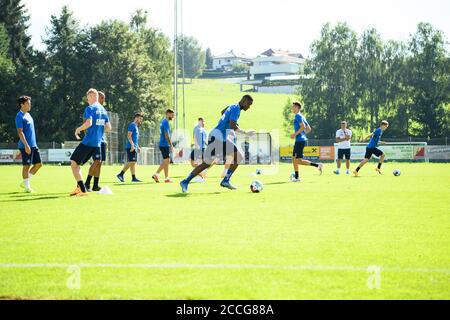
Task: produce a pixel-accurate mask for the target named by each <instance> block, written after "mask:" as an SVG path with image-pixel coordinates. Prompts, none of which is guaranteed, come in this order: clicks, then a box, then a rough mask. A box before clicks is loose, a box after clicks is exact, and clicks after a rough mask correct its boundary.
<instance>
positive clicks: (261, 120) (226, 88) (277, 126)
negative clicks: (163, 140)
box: [179, 79, 298, 144]
mask: <svg viewBox="0 0 450 320" xmlns="http://www.w3.org/2000/svg"><path fill="white" fill-rule="evenodd" d="M180 92H181V86H180ZM244 94H245V93H243V92H240V91H239V84H236V83H231V82H230V81H227V80H224V79H221V80H210V79H194V80H193V83H192V84H189V85H186V126H187V129H188V130H189V132H191V131H192V129H193V127H194V125H196V124H197V119H198V118H199V117H203V118H205V120H206V121H207V125H206V128H207V129H208V130H210V129H212V128H214V127H215V126H216V125H217V122H218V121H219V118H220V112H221V111H222V110H223V109H224V108H225V107H226V106H229V105H231V104H234V103H236V102H239V100H240V98H241V97H242V96H243V95H244ZM251 95H252V97H253V98H254V104H253V106H252V107H251V108H250V110H249V111H247V112H242V114H241V117H240V119H239V125H240V126H241V127H242V128H244V129H257V130H267V131H270V130H280V143H281V144H289V143H291V141H292V140H290V139H289V137H287V136H285V134H284V131H283V114H282V112H283V107H284V105H285V104H286V101H287V99H288V98H291V100H295V99H298V98H296V96H294V95H288V94H270V93H253V92H252V93H251ZM181 106H182V104H181V100H180V103H179V108H180V109H179V117H180V118H179V125H180V126H181V125H182V114H181Z"/></svg>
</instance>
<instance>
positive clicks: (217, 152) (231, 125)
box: [180, 95, 255, 193]
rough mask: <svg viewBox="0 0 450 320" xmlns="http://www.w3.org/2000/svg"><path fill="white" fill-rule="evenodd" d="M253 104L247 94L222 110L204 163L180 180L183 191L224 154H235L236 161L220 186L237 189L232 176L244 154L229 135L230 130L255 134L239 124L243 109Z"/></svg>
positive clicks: (211, 135)
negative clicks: (232, 182)
mask: <svg viewBox="0 0 450 320" xmlns="http://www.w3.org/2000/svg"><path fill="white" fill-rule="evenodd" d="M252 104H253V98H252V97H251V96H250V95H245V96H243V97H242V99H241V101H240V102H239V103H236V104H233V105H231V106H229V107H227V108H226V109H224V110H223V111H222V117H221V118H220V120H219V123H218V124H217V126H216V127H215V128H214V130H212V131H211V133H210V134H209V139H208V140H209V141H208V146H207V147H206V150H205V154H204V160H203V162H202V164H201V165H199V166H198V167H196V168H195V169H194V170H193V171H192V172H191V173H190V174H189V176H188V177H187V178H186V179H184V180H183V181H181V182H180V186H181V191H182V192H183V193H186V192H187V191H188V185H189V183H190V182H191V180H192V179H194V178H195V177H196V176H197V175H198V174H199V173H200V172H202V171H204V170H205V169H208V168H209V167H210V166H211V165H212V164H213V163H214V161H215V160H216V159H217V158H220V157H223V156H224V155H233V158H234V161H233V163H232V164H231V166H230V168H229V169H228V172H227V174H226V176H225V178H224V179H223V180H222V182H221V183H220V186H221V187H223V188H227V189H230V190H235V189H236V187H235V186H233V185H232V184H231V183H230V178H231V176H232V175H233V173H234V172H235V171H236V169H237V167H238V166H239V163H240V162H241V161H242V160H243V158H244V156H243V155H242V153H241V152H240V151H239V149H238V148H237V146H236V143H235V142H234V141H232V140H231V139H229V138H228V136H229V132H230V131H235V132H241V133H243V134H247V135H250V136H251V135H254V134H255V131H254V130H248V131H245V130H242V129H241V128H239V126H238V124H237V123H238V120H239V117H240V115H241V111H242V110H244V111H247V110H248V109H250V106H251V105H252Z"/></svg>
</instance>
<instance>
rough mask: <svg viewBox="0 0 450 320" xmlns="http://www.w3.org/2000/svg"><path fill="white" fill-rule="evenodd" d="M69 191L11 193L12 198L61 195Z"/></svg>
mask: <svg viewBox="0 0 450 320" xmlns="http://www.w3.org/2000/svg"><path fill="white" fill-rule="evenodd" d="M67 194H68V193H67V192H58V193H46V194H38V193H24V192H16V193H14V194H11V196H10V198H22V199H23V198H29V197H42V196H46V197H47V196H60V195H67Z"/></svg>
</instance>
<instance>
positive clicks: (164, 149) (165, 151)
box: [159, 147, 170, 160]
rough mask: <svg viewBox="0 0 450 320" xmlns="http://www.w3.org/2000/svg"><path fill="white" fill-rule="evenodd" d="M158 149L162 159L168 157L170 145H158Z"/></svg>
mask: <svg viewBox="0 0 450 320" xmlns="http://www.w3.org/2000/svg"><path fill="white" fill-rule="evenodd" d="M159 151H161V155H162V157H163V159H164V160H166V159H170V147H159Z"/></svg>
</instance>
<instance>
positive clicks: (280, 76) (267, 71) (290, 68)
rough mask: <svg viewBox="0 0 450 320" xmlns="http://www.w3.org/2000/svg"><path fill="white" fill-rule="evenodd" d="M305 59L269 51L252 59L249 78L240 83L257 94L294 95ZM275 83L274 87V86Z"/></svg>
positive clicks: (297, 55) (277, 51) (296, 55)
mask: <svg viewBox="0 0 450 320" xmlns="http://www.w3.org/2000/svg"><path fill="white" fill-rule="evenodd" d="M304 63H305V59H304V58H303V56H302V55H301V54H300V53H291V52H289V51H282V50H273V49H269V50H267V51H264V52H263V53H261V54H260V55H259V56H258V57H257V58H255V59H253V66H252V67H250V78H251V79H249V80H245V81H242V82H241V88H242V85H252V86H253V89H254V90H255V91H258V92H274V93H294V92H295V91H296V90H297V87H298V86H297V85H295V84H293V83H295V82H296V81H297V80H299V79H300V74H301V71H302V68H303V65H304ZM274 83H275V85H274Z"/></svg>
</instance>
